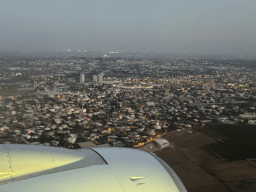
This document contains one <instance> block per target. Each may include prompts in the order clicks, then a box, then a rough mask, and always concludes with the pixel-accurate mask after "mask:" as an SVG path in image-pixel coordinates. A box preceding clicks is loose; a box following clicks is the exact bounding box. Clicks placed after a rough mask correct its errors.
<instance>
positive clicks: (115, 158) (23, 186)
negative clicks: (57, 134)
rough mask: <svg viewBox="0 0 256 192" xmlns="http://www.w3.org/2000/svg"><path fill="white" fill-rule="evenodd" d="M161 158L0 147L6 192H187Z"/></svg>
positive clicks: (114, 151)
mask: <svg viewBox="0 0 256 192" xmlns="http://www.w3.org/2000/svg"><path fill="white" fill-rule="evenodd" d="M157 158H159V157H156V156H155V155H153V154H150V153H148V152H145V151H141V150H138V149H130V148H121V147H118V148H115V147H106V148H100V147H99V148H87V149H82V150H72V149H65V148H58V147H50V146H37V145H24V144H0V162H1V164H0V191H3V192H5V191H6V192H7V191H8V192H9V191H12V192H18V191H26V192H32V191H33V192H34V191H36V192H45V191H48V192H53V191H54V192H58V191H59V192H64V191H67V192H76V191H86V192H99V191H104V192H110V191H111V192H113V191H115V192H119V191H120V192H130V191H131V192H137V191H138V192H139V191H140V192H146V191H147V192H150V191H152V192H153V191H154V192H155V191H158V192H161V191H165V192H167V191H170V192H171V191H177V192H178V191H186V189H185V187H184V185H183V184H182V182H181V181H180V180H179V178H178V177H177V175H176V174H175V173H174V171H173V170H172V169H171V168H170V167H167V166H168V165H167V164H166V165H167V166H166V165H163V162H160V161H161V159H160V158H159V159H160V161H159V159H157Z"/></svg>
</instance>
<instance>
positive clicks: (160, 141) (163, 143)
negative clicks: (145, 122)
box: [154, 139, 170, 149]
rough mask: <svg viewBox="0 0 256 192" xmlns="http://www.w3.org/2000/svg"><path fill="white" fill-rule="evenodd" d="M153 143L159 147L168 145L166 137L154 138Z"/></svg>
mask: <svg viewBox="0 0 256 192" xmlns="http://www.w3.org/2000/svg"><path fill="white" fill-rule="evenodd" d="M154 143H155V144H156V145H157V146H158V147H159V148H160V149H162V148H165V147H169V145H170V144H169V142H168V141H167V140H166V139H157V140H154Z"/></svg>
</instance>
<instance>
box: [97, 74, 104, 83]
mask: <svg viewBox="0 0 256 192" xmlns="http://www.w3.org/2000/svg"><path fill="white" fill-rule="evenodd" d="M102 79H103V74H99V75H98V83H102Z"/></svg>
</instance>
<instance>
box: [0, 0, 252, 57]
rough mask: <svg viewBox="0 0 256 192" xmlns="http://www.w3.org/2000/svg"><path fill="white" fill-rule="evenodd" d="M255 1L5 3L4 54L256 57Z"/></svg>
mask: <svg viewBox="0 0 256 192" xmlns="http://www.w3.org/2000/svg"><path fill="white" fill-rule="evenodd" d="M255 5H256V3H255V1H252V0H244V1H238V0H222V1H206V0H192V1H191V0H183V1H180V0H179V1H178V0H173V1H167V0H161V1H153V0H123V1H118V0H110V1H100V0H95V1H82V0H77V1H75V2H73V1H67V0H64V1H50V0H46V1H32V0H12V1H5V2H4V3H3V4H2V5H1V7H0V14H1V15H0V18H1V23H0V36H1V37H0V43H1V47H0V52H2V53H4V52H44V51H61V52H63V53H64V52H66V51H68V50H71V51H78V50H80V52H86V51H87V52H88V51H108V52H131V53H134V54H140V53H145V52H157V53H161V52H164V53H173V54H187V55H205V56H207V55H209V56H211V55H239V56H240V55H252V54H253V53H255V42H256V38H255V35H254V31H255V30H256V27H255V26H256V25H255Z"/></svg>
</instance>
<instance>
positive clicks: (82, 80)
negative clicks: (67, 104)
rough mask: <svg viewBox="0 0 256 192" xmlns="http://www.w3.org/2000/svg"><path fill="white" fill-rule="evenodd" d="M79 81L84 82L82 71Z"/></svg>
mask: <svg viewBox="0 0 256 192" xmlns="http://www.w3.org/2000/svg"><path fill="white" fill-rule="evenodd" d="M80 83H84V74H83V73H82V74H81V75H80Z"/></svg>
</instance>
